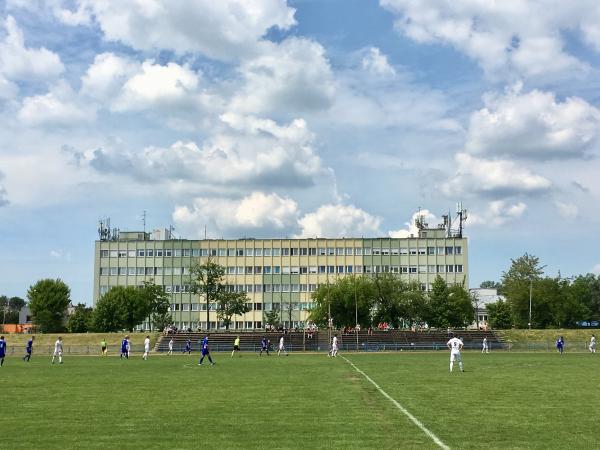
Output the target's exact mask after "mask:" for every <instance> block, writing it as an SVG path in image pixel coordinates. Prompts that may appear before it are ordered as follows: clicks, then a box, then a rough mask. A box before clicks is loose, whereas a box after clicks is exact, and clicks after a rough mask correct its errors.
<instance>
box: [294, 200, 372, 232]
mask: <svg viewBox="0 0 600 450" xmlns="http://www.w3.org/2000/svg"><path fill="white" fill-rule="evenodd" d="M298 223H299V225H300V228H301V230H300V232H299V233H298V235H297V236H296V237H328V238H333V237H341V236H343V237H352V236H376V235H380V234H381V232H380V230H379V227H380V225H381V218H380V217H376V216H373V215H371V214H369V213H368V212H366V211H364V210H362V209H360V208H357V207H356V206H353V205H343V204H337V205H323V206H321V207H320V208H319V209H317V210H316V211H315V212H311V213H308V214H305V215H304V216H303V217H302V218H301V219H300V220H299V222H298Z"/></svg>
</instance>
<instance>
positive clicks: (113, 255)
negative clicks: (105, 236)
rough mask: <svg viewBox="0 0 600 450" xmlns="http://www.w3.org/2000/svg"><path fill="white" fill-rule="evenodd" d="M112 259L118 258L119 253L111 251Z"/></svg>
mask: <svg viewBox="0 0 600 450" xmlns="http://www.w3.org/2000/svg"><path fill="white" fill-rule="evenodd" d="M110 257H111V258H116V257H117V251H116V250H111V251H110Z"/></svg>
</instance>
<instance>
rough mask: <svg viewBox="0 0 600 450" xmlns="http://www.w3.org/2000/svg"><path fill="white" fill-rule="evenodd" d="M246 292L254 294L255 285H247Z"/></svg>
mask: <svg viewBox="0 0 600 450" xmlns="http://www.w3.org/2000/svg"><path fill="white" fill-rule="evenodd" d="M245 291H246V292H247V293H249V294H252V292H254V285H253V284H247V285H246V288H245Z"/></svg>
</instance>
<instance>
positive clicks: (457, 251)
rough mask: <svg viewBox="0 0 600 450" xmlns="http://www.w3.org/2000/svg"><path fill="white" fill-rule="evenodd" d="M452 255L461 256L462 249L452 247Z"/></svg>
mask: <svg viewBox="0 0 600 450" xmlns="http://www.w3.org/2000/svg"><path fill="white" fill-rule="evenodd" d="M454 254H455V255H462V247H460V246H458V247H454Z"/></svg>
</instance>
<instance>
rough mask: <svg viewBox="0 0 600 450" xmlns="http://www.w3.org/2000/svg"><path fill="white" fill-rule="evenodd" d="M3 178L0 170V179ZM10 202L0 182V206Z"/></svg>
mask: <svg viewBox="0 0 600 450" xmlns="http://www.w3.org/2000/svg"><path fill="white" fill-rule="evenodd" d="M3 178H4V174H3V173H2V172H0V181H2V179H3ZM9 203H10V202H9V201H8V193H7V192H6V189H5V188H4V186H2V185H1V184H0V207H2V206H6V205H8V204H9Z"/></svg>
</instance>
